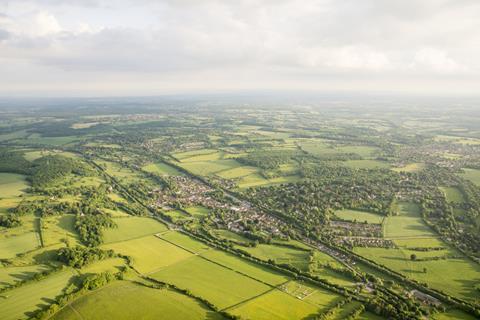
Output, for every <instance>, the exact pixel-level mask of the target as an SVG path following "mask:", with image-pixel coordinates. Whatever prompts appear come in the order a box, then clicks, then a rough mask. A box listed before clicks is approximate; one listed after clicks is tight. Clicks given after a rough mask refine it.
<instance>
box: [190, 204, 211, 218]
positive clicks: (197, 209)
mask: <svg viewBox="0 0 480 320" xmlns="http://www.w3.org/2000/svg"><path fill="white" fill-rule="evenodd" d="M185 211H186V212H188V213H190V214H191V215H192V216H194V217H195V218H202V217H206V216H207V215H208V214H209V213H210V210H209V209H208V208H205V207H202V206H194V207H188V208H185Z"/></svg>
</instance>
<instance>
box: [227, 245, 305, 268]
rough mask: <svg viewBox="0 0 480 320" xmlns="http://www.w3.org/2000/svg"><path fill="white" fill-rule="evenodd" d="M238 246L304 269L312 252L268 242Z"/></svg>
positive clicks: (264, 258)
mask: <svg viewBox="0 0 480 320" xmlns="http://www.w3.org/2000/svg"><path fill="white" fill-rule="evenodd" d="M236 247H237V248H239V249H241V250H243V251H246V252H248V253H250V254H251V255H252V256H254V257H257V258H259V259H262V260H265V261H267V260H269V259H272V260H274V261H275V262H276V263H285V264H290V265H292V266H294V267H296V268H298V269H300V270H304V271H306V270H307V268H308V262H309V256H310V253H309V251H306V250H300V249H295V248H291V247H285V246H279V245H268V244H259V245H257V246H256V247H239V246H236Z"/></svg>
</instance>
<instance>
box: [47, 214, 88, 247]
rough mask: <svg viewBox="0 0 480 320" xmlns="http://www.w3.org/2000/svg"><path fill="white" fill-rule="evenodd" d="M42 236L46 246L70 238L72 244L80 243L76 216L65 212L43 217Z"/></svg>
mask: <svg viewBox="0 0 480 320" xmlns="http://www.w3.org/2000/svg"><path fill="white" fill-rule="evenodd" d="M42 238H43V244H44V246H49V245H51V244H55V243H60V242H61V241H63V240H64V239H68V241H69V243H70V244H71V245H75V244H76V243H78V241H79V240H78V234H77V232H76V231H75V216H74V215H73V214H65V215H62V216H51V217H46V218H43V219H42Z"/></svg>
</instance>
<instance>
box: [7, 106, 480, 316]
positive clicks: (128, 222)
mask: <svg viewBox="0 0 480 320" xmlns="http://www.w3.org/2000/svg"><path fill="white" fill-rule="evenodd" d="M112 103H113V102H112ZM119 108H120V109H119V110H118V111H119V112H118V113H113V112H110V114H108V113H107V111H108V110H110V111H112V110H111V109H109V107H104V108H99V109H95V110H96V111H95V112H92V113H91V114H90V113H89V111H88V110H87V109H85V110H83V111H82V112H83V113H81V114H80V113H79V114H77V113H76V111H74V110H73V111H71V113H68V112H66V113H65V114H64V116H63V118H55V120H52V119H50V118H48V117H47V118H42V117H37V118H38V119H40V120H38V121H39V122H38V123H37V122H34V123H31V124H28V125H27V124H25V123H24V122H23V121H21V120H20V119H21V117H17V118H15V117H10V116H9V120H8V122H5V123H4V122H2V123H1V124H2V125H5V126H7V127H8V126H11V128H8V130H7V129H5V131H2V132H4V133H1V134H0V291H1V292H0V310H1V311H0V313H1V318H2V319H3V318H5V319H27V318H29V317H30V318H36V319H56V320H70V319H72V320H82V319H106V318H120V319H121V318H125V319H130V318H139V319H140V318H143V319H176V318H182V319H232V318H235V317H238V319H251V320H256V319H288V320H290V319H292V320H294V319H309V318H310V319H313V318H321V319H346V318H350V319H372V320H376V319H412V320H413V319H419V320H420V319H425V318H431V319H455V318H464V319H474V318H478V317H479V316H480V313H479V312H480V291H479V288H480V267H479V263H478V259H480V254H479V250H480V238H478V235H479V234H480V233H479V230H480V229H479V228H480V227H479V226H480V224H479V223H480V217H479V216H478V212H480V198H479V197H478V195H479V194H480V192H479V189H478V184H477V185H476V183H477V182H478V181H477V180H476V174H477V171H479V170H478V168H479V166H480V163H478V159H479V158H478V154H479V152H480V150H479V149H478V148H480V145H479V144H478V143H476V141H478V140H479V139H480V137H478V136H477V135H478V132H480V128H479V129H478V130H473V129H472V128H473V127H474V126H475V125H476V123H475V124H472V123H470V124H469V126H468V127H467V126H465V127H464V129H463V131H457V129H458V128H463V127H462V126H463V123H464V120H465V118H464V117H463V116H461V115H451V114H448V117H445V118H441V117H440V118H438V119H437V118H435V119H434V120H432V119H430V118H428V117H427V116H426V115H421V114H418V115H416V116H413V115H412V114H410V113H409V112H405V110H403V109H402V111H401V112H400V111H398V113H396V112H397V111H395V110H393V109H392V111H391V113H384V112H383V111H382V110H376V109H374V107H372V108H373V109H372V112H371V114H369V115H368V117H364V118H361V119H360V118H359V119H357V118H358V117H361V116H359V115H358V114H357V113H356V111H355V110H353V109H348V108H347V107H345V108H343V109H341V111H340V110H337V109H335V108H332V109H326V110H315V109H314V108H313V107H308V108H307V107H305V109H302V112H296V111H294V110H291V109H289V108H285V109H282V110H276V111H275V112H273V111H272V110H270V109H268V108H267V107H265V109H262V108H263V107H262V108H260V109H257V108H253V109H248V108H247V109H242V108H236V107H235V108H231V109H229V108H226V109H223V108H222V109H221V112H219V111H218V109H217V107H215V106H210V105H209V104H204V105H201V106H198V108H196V109H195V112H192V110H190V109H188V110H187V109H185V110H183V109H182V110H183V111H185V112H177V111H176V110H175V108H166V109H162V110H161V111H159V110H155V108H154V107H153V106H148V107H145V109H142V107H139V109H140V111H138V113H136V111H135V113H132V111H131V110H129V109H122V107H119ZM179 108H181V107H179ZM39 110H40V109H39ZM345 110H348V112H347V111H345ZM120 111H121V112H120ZM320 111H321V112H320ZM30 112H32V114H36V113H38V112H40V111H38V110H31V111H30ZM104 113H107V114H104ZM12 114H15V112H14V111H12ZM0 116H1V115H0ZM357 116H358V117H357ZM426 119H428V120H426ZM446 119H448V120H446ZM1 128H4V127H1V126H0V129H1ZM452 128H453V129H452ZM2 130H3V129H2ZM449 130H454V131H453V132H454V134H453V133H452V132H449ZM445 137H448V138H445Z"/></svg>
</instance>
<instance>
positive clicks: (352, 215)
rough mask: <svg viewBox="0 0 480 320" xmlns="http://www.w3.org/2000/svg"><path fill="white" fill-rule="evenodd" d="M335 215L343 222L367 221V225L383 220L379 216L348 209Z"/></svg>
mask: <svg viewBox="0 0 480 320" xmlns="http://www.w3.org/2000/svg"><path fill="white" fill-rule="evenodd" d="M335 215H336V216H337V217H339V218H340V219H343V220H349V221H357V222H364V221H367V222H368V223H382V221H383V219H384V218H385V217H384V216H381V215H379V214H375V213H370V212H366V211H358V210H350V209H344V210H338V211H335Z"/></svg>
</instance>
